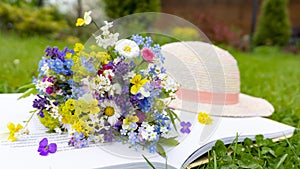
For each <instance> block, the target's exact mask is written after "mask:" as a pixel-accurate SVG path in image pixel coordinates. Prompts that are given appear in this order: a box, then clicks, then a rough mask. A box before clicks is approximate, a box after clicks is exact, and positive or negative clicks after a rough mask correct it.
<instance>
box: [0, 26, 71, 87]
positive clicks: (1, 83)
mask: <svg viewBox="0 0 300 169" xmlns="http://www.w3.org/2000/svg"><path fill="white" fill-rule="evenodd" d="M66 44H67V43H65V42H58V41H53V40H48V39H46V38H43V37H39V36H32V37H28V38H20V37H18V36H17V35H15V34H8V35H7V34H4V33H2V32H0V63H1V66H0V72H1V74H0V93H11V92H17V89H18V87H20V86H22V85H24V84H26V83H30V82H31V80H32V77H33V76H35V75H36V73H37V65H38V61H39V59H40V58H41V57H42V56H43V54H44V52H43V51H44V49H45V48H46V47H47V46H48V45H50V46H58V47H60V48H63V47H64V46H65V45H66Z"/></svg>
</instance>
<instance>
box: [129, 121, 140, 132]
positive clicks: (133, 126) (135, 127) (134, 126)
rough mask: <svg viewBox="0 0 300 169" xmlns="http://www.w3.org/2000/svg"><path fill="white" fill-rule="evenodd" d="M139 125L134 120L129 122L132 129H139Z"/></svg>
mask: <svg viewBox="0 0 300 169" xmlns="http://www.w3.org/2000/svg"><path fill="white" fill-rule="evenodd" d="M137 127H138V125H137V124H136V123H134V122H131V123H130V124H129V128H130V129H131V130H135V129H137Z"/></svg>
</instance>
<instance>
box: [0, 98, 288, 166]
mask: <svg viewBox="0 0 300 169" xmlns="http://www.w3.org/2000/svg"><path fill="white" fill-rule="evenodd" d="M19 96H20V95H19V94H1V95H0V103H1V112H0V133H1V134H0V159H1V168H39V169H41V168H48V169H49V168H51V169H55V168H57V169H60V168H73V169H74V168H151V167H150V166H149V165H148V164H147V162H146V161H145V160H144V158H143V157H142V155H144V156H145V157H146V158H147V159H148V160H149V161H150V162H151V163H152V164H153V165H154V166H155V167H156V168H166V165H168V168H186V167H187V166H189V165H190V164H191V163H192V162H194V161H195V160H196V159H198V158H199V157H201V156H202V155H203V154H205V153H206V152H207V151H209V150H210V148H211V147H212V146H213V145H214V143H215V142H216V141H217V140H222V141H223V142H224V143H225V144H229V143H231V142H232V141H233V140H235V138H236V135H237V134H238V140H239V141H242V140H243V139H244V138H246V137H248V138H250V139H254V137H255V135H257V134H263V135H264V137H266V138H277V137H282V136H289V135H291V134H293V132H294V128H293V127H290V126H287V125H284V124H281V123H278V122H275V121H272V120H269V119H266V118H261V117H249V118H230V117H212V118H213V123H212V124H211V125H208V126H206V125H202V124H200V123H198V122H197V118H195V116H196V114H189V113H188V112H182V111H181V112H178V113H179V114H182V113H184V114H187V115H189V117H190V118H191V119H192V118H193V120H194V122H193V123H192V127H191V132H190V133H189V134H187V135H181V136H179V140H180V144H179V145H178V146H176V147H174V148H166V153H167V159H165V158H163V157H161V156H160V155H158V154H152V153H149V152H148V151H146V150H141V149H138V150H135V149H134V148H128V145H126V144H122V143H119V142H116V143H111V144H98V145H90V146H89V147H87V148H82V149H74V147H69V146H68V140H69V138H68V136H67V135H65V134H56V133H54V134H48V133H45V132H46V131H47V129H46V128H44V127H43V126H42V125H41V124H40V123H39V122H38V119H37V118H36V116H34V118H33V119H32V121H31V122H30V123H29V126H28V127H29V129H30V134H29V135H24V136H20V137H18V140H17V141H16V142H8V141H7V137H8V130H7V128H6V125H7V123H8V122H14V123H20V122H22V121H23V120H26V119H27V118H28V117H29V116H30V114H29V113H28V112H29V111H30V110H31V109H32V108H31V105H32V99H33V98H32V97H29V98H26V99H22V100H19V101H17V98H18V97H19ZM45 137H46V138H48V140H49V142H50V143H51V142H53V143H57V145H58V151H57V152H56V153H55V154H50V155H48V156H46V157H44V156H40V155H39V153H38V152H37V149H38V145H39V141H40V140H41V139H42V138H45Z"/></svg>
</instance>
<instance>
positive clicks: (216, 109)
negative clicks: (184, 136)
mask: <svg viewBox="0 0 300 169" xmlns="http://www.w3.org/2000/svg"><path fill="white" fill-rule="evenodd" d="M169 106H170V107H171V108H174V109H177V110H183V111H188V112H193V113H199V112H206V113H209V114H210V115H212V116H222V117H257V116H262V117H268V116H270V115H272V113H273V112H274V107H273V106H272V104H270V103H269V102H268V101H267V100H265V99H262V98H257V97H253V96H249V95H246V94H242V93H241V94H239V102H238V103H237V104H227V105H226V104H206V103H199V102H191V101H184V100H180V99H178V98H177V99H175V100H173V101H172V102H171V104H170V105H169Z"/></svg>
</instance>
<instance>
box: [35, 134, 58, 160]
mask: <svg viewBox="0 0 300 169" xmlns="http://www.w3.org/2000/svg"><path fill="white" fill-rule="evenodd" d="M56 150H57V145H56V143H50V144H48V139H47V138H43V139H42V140H41V141H40V144H39V148H38V152H39V153H40V155H41V156H47V155H48V154H49V153H55V152H56Z"/></svg>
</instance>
